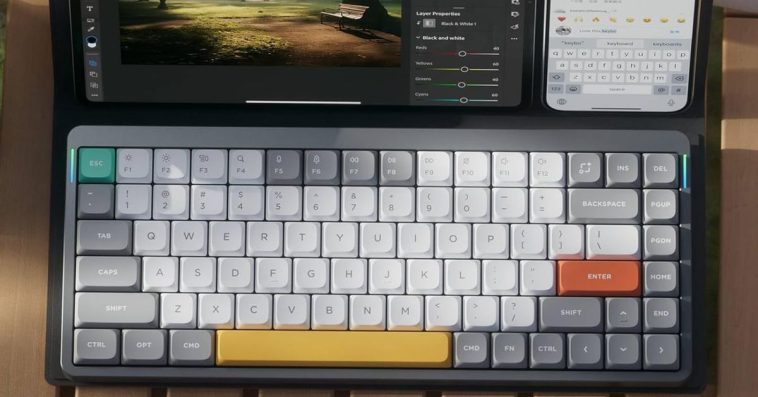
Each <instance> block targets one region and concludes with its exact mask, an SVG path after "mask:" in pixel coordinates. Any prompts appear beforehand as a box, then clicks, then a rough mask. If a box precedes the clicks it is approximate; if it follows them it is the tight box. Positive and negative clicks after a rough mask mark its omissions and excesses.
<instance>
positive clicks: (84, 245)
mask: <svg viewBox="0 0 758 397" xmlns="http://www.w3.org/2000/svg"><path fill="white" fill-rule="evenodd" d="M76 253H77V254H78V255H131V253H132V222H131V221H79V222H78V223H77V225H76Z"/></svg>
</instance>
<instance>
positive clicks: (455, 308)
mask: <svg viewBox="0 0 758 397" xmlns="http://www.w3.org/2000/svg"><path fill="white" fill-rule="evenodd" d="M425 303H426V304H425V310H424V315H425V316H424V318H425V320H426V321H425V328H424V329H425V330H427V331H460V330H461V297H460V296H427V297H426V302H425Z"/></svg>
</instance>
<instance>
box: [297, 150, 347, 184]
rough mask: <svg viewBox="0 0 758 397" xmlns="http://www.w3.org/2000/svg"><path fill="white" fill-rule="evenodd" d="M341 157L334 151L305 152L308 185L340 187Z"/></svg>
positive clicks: (306, 181) (306, 182)
mask: <svg viewBox="0 0 758 397" xmlns="http://www.w3.org/2000/svg"><path fill="white" fill-rule="evenodd" d="M339 170H340V155H339V153H338V152H336V151H334V150H306V151H305V173H304V175H305V184H306V185H339V183H340V172H339Z"/></svg>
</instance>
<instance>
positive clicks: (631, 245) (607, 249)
mask: <svg viewBox="0 0 758 397" xmlns="http://www.w3.org/2000/svg"><path fill="white" fill-rule="evenodd" d="M640 251H641V250H640V227H639V226H638V225H588V226H587V259H591V260H638V259H640Z"/></svg>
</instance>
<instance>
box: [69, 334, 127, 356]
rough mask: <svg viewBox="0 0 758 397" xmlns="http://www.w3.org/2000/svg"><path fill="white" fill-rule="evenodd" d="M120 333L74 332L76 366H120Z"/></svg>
mask: <svg viewBox="0 0 758 397" xmlns="http://www.w3.org/2000/svg"><path fill="white" fill-rule="evenodd" d="M118 358H119V357H118V331H116V330H113V329H77V330H74V364H79V365H116V364H118V361H119V360H118Z"/></svg>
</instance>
